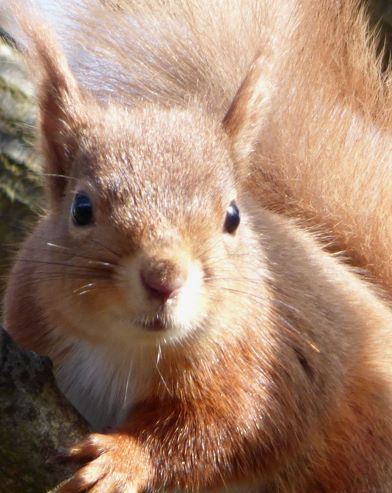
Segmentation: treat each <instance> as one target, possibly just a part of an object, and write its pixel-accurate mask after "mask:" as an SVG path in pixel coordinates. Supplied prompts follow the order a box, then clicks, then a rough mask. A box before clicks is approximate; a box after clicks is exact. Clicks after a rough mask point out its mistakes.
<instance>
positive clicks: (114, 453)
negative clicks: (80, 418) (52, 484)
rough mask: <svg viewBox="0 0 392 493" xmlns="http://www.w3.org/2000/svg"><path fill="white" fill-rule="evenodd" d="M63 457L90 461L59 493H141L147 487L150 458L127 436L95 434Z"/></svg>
mask: <svg viewBox="0 0 392 493" xmlns="http://www.w3.org/2000/svg"><path fill="white" fill-rule="evenodd" d="M63 458H64V460H67V461H77V462H79V461H80V462H85V461H87V464H86V465H85V466H84V467H82V468H81V469H79V471H78V472H77V473H76V474H75V475H74V476H73V477H72V478H70V479H69V480H68V481H66V483H64V484H63V485H62V486H61V487H60V488H59V489H58V490H56V493H82V492H89V493H108V492H116V493H140V492H142V491H143V490H145V488H146V486H147V469H148V458H147V456H146V454H145V453H143V451H142V450H141V448H140V447H139V446H138V445H137V443H136V442H135V441H134V440H133V439H132V438H131V437H129V436H127V435H123V434H113V435H101V434H98V433H94V434H92V435H90V436H89V437H88V438H87V439H86V440H84V441H83V442H81V443H79V444H78V445H75V446H74V447H72V448H71V449H70V450H68V452H67V454H66V455H64V456H63Z"/></svg>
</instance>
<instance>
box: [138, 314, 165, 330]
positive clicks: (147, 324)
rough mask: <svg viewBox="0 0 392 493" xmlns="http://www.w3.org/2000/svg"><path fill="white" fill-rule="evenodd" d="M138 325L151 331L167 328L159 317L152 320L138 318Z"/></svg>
mask: <svg viewBox="0 0 392 493" xmlns="http://www.w3.org/2000/svg"><path fill="white" fill-rule="evenodd" d="M138 325H140V326H141V327H143V329H147V330H148V331H151V332H161V331H163V330H166V329H167V327H166V324H165V323H164V322H163V321H162V320H161V319H160V318H159V317H157V318H154V319H153V320H139V321H138Z"/></svg>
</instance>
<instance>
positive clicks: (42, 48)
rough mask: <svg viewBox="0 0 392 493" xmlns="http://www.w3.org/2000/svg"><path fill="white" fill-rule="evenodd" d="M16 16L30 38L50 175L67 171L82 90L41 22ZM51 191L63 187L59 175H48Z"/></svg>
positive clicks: (28, 53)
mask: <svg viewBox="0 0 392 493" xmlns="http://www.w3.org/2000/svg"><path fill="white" fill-rule="evenodd" d="M16 20H17V22H18V24H19V26H20V27H21V29H22V31H23V33H24V34H25V35H26V38H27V48H26V54H25V58H26V62H27V64H28V66H29V67H30V69H31V73H32V75H33V77H35V78H36V81H37V98H38V105H39V120H40V131H41V143H42V150H43V152H44V154H45V158H46V159H45V166H46V169H45V171H46V173H47V174H48V175H68V174H69V172H70V166H71V162H72V151H73V150H74V149H75V148H76V136H77V134H78V127H79V128H80V125H81V119H80V115H81V114H82V112H81V111H80V110H81V103H82V94H81V91H80V89H79V86H78V83H77V81H76V79H75V78H74V76H73V74H72V73H71V70H70V68H69V66H68V62H67V60H66V57H65V54H64V52H63V51H62V50H61V49H60V47H59V46H58V44H57V43H56V41H55V39H54V36H53V34H52V33H51V32H50V30H49V29H48V28H47V27H46V26H45V25H43V23H42V22H40V21H39V20H37V19H36V18H34V15H31V16H30V14H29V19H28V18H27V14H26V13H23V14H22V13H21V12H20V10H19V9H18V11H16ZM48 183H49V188H50V193H51V195H54V196H58V195H59V194H60V195H61V194H62V193H63V191H64V186H65V180H64V179H63V178H61V177H60V176H57V177H55V176H52V177H49V179H48Z"/></svg>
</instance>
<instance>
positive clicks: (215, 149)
mask: <svg viewBox="0 0 392 493" xmlns="http://www.w3.org/2000/svg"><path fill="white" fill-rule="evenodd" d="M205 7H206V6H205V4H204V3H203V2H200V3H199V4H197V3H196V2H194V3H193V2H185V1H184V2H183V1H181V0H177V1H173V2H172V1H164V2H155V1H154V2H153V1H151V2H147V1H143V2H141V3H139V2H138V1H136V0H135V1H134V2H124V5H122V9H125V10H126V11H128V15H130V16H132V17H133V18H134V19H138V22H130V18H129V17H127V16H125V15H124V10H122V9H120V10H119V11H118V12H117V13H113V12H109V10H107V7H105V8H103V9H102V8H101V7H99V6H97V5H90V6H89V9H87V16H86V17H84V13H83V12H79V13H75V15H78V16H80V17H79V20H78V22H79V23H80V26H81V27H82V29H81V31H80V32H79V33H78V35H79V36H81V37H82V38H83V37H87V38H84V39H88V37H89V36H90V37H91V36H94V37H93V38H92V39H94V40H96V41H97V43H96V45H95V51H94V52H93V53H92V54H89V55H88V56H90V57H91V58H89V59H87V62H88V64H89V65H90V68H91V69H92V70H91V72H93V69H94V68H95V69H97V70H98V72H99V70H102V66H101V65H100V64H102V63H103V64H109V66H110V68H111V70H112V72H111V73H113V74H114V75H113V78H112V79H109V80H106V82H105V81H101V83H100V84H98V83H97V82H96V81H94V74H93V75H90V76H89V77H88V76H87V72H86V69H83V67H82V65H81V64H80V65H79V66H77V67H75V72H76V74H78V75H79V78H80V81H79V84H78V83H77V82H76V81H75V80H74V76H73V75H72V74H71V71H70V70H69V69H68V66H67V63H66V62H65V60H64V57H63V55H62V54H61V51H60V50H59V49H58V48H56V45H55V43H53V42H51V41H48V39H50V37H49V35H48V34H47V33H45V34H44V35H42V34H41V35H40V34H39V33H40V32H42V30H41V26H40V25H39V24H37V25H32V26H29V24H28V23H27V22H26V21H23V23H24V28H25V31H27V34H28V37H29V38H30V40H31V41H30V42H31V44H32V53H33V54H34V63H35V64H36V65H37V66H39V67H41V75H42V77H41V81H40V82H39V101H40V104H41V131H42V132H41V133H42V141H43V150H44V152H45V158H46V160H45V163H46V170H47V172H48V175H49V176H48V178H47V185H48V187H47V188H48V194H49V197H50V207H49V210H48V212H47V214H46V215H45V216H44V217H42V218H41V220H40V221H39V223H38V225H37V226H36V228H35V230H34V231H33V233H32V234H31V235H30V237H29V238H28V239H27V240H26V242H25V243H24V245H23V246H22V249H21V251H20V253H19V255H18V257H17V260H16V264H15V266H14V269H13V271H12V273H11V277H10V281H9V285H8V290H7V294H6V299H5V322H6V326H7V328H8V330H10V332H11V333H12V335H13V336H14V337H15V338H16V340H17V341H19V342H20V343H21V344H22V345H24V346H26V347H29V348H31V349H34V350H37V351H40V352H42V353H45V354H48V355H49V356H50V357H51V358H52V359H53V361H54V365H55V371H56V376H57V378H58V381H59V384H60V386H61V388H63V390H64V391H65V393H66V395H68V397H69V398H70V399H71V401H72V402H74V403H75V404H76V405H77V406H78V408H79V409H80V410H81V411H82V412H84V413H85V415H86V416H87V417H88V418H90V419H91V421H93V422H94V424H96V425H97V426H100V427H102V425H104V424H107V421H109V422H110V423H114V425H115V426H116V430H115V431H114V432H113V433H111V434H108V435H101V434H94V435H92V436H90V437H89V438H88V439H87V440H86V441H85V442H84V443H82V444H79V445H77V446H75V447H74V448H73V449H72V450H71V451H70V458H72V459H75V460H84V461H86V462H87V464H86V465H85V466H84V467H83V468H82V469H81V470H80V471H79V473H78V474H77V475H76V476H75V477H74V478H72V479H71V480H70V481H69V483H67V485H65V486H63V487H62V488H61V490H60V491H61V493H66V492H69V493H75V492H78V491H91V492H92V493H99V492H108V491H119V492H128V491H138V492H141V491H142V490H143V489H144V488H153V489H161V488H167V489H168V490H169V491H172V490H173V489H177V488H180V489H183V490H187V491H201V490H204V489H212V490H219V491H223V490H225V488H229V489H230V488H231V491H236V492H238V491H241V492H257V493H278V492H280V493H321V492H323V493H324V492H325V493H337V492H339V493H371V492H374V493H389V492H390V491H391V489H392V392H391V391H392V374H391V372H392V370H391V361H392V342H391V337H390V330H391V327H392V312H391V309H390V307H389V305H387V304H386V303H385V302H384V301H383V300H382V298H381V296H380V295H379V293H378V292H376V291H375V290H374V289H373V288H372V287H371V286H370V285H368V284H367V283H365V282H364V281H363V280H361V279H359V278H358V277H357V276H356V275H355V273H353V272H351V271H350V269H349V268H348V267H347V266H345V265H344V264H343V262H341V261H340V260H339V259H337V258H335V257H334V256H331V255H330V254H328V253H326V252H325V251H324V250H323V248H322V247H321V246H320V244H319V243H318V242H317V240H315V239H314V238H313V236H312V235H311V234H309V233H308V232H306V231H305V230H304V229H303V228H301V227H299V226H298V225H296V224H294V223H293V222H292V221H291V220H289V219H287V218H285V217H284V215H281V216H279V215H277V214H275V213H274V212H271V211H268V210H267V209H268V208H270V209H271V208H273V209H277V210H278V211H279V212H284V213H287V214H291V215H292V214H294V215H296V216H297V215H299V217H300V218H301V219H308V218H311V219H312V220H313V221H314V223H315V224H318V225H320V224H326V225H327V226H328V227H329V228H330V229H331V230H332V232H333V233H334V235H335V239H336V241H337V242H339V244H340V243H342V244H343V245H344V246H345V248H347V249H349V251H350V253H351V254H352V259H353V262H355V263H357V264H358V265H366V266H368V267H369V268H370V267H371V268H372V271H373V273H374V274H375V275H377V278H378V280H379V281H380V282H381V283H383V284H384V285H385V286H389V284H388V282H389V281H388V279H389V278H388V269H389V266H388V262H387V260H388V259H387V257H386V255H385V251H386V246H387V243H388V242H387V240H386V239H384V238H383V239H382V242H381V241H380V234H379V233H380V229H379V224H382V223H381V222H379V221H382V220H385V216H386V215H387V212H388V211H389V209H388V207H386V206H385V202H386V201H387V196H386V194H383V193H381V194H380V198H379V197H376V196H375V195H376V194H375V193H374V187H373V186H372V187H370V192H369V193H371V196H372V199H373V200H374V201H375V203H376V204H377V205H376V207H377V213H378V216H376V220H375V221H374V223H373V222H372V223H371V224H372V226H374V228H373V229H371V230H370V231H368V229H369V228H368V229H367V230H366V231H365V230H364V229H363V227H362V225H361V224H359V221H357V220H356V221H354V220H353V218H354V215H355V214H357V213H359V212H360V211H361V208H362V205H361V204H360V203H359V202H358V191H357V189H356V187H354V186H353V184H356V185H357V188H358V189H359V190H361V192H363V193H368V192H367V188H366V187H365V186H364V185H365V183H363V181H364V180H366V181H367V183H369V180H371V176H369V169H368V168H369V165H368V150H367V149H366V145H368V141H367V133H366V132H364V134H363V138H364V140H363V142H362V140H358V141H356V145H357V146H358V149H354V147H352V146H351V147H349V149H348V148H347V145H348V144H347V139H346V140H345V139H344V137H347V131H348V130H347V129H348V127H349V126H350V124H352V123H353V118H354V116H355V115H358V116H357V120H355V121H354V123H355V126H354V127H353V128H354V130H352V131H354V133H355V132H356V131H357V130H358V128H363V129H366V130H368V132H370V133H371V131H372V130H374V125H375V124H376V123H375V122H379V121H381V120H378V118H381V117H380V114H381V112H383V111H384V109H383V108H382V106H383V104H382V102H381V94H384V93H385V94H387V93H388V90H387V88H386V87H384V86H383V85H382V80H381V79H382V78H381V76H380V74H379V68H378V65H377V61H376V60H375V56H374V53H373V52H372V51H371V49H369V48H368V47H366V44H365V41H366V36H365V30H366V28H365V21H364V20H363V18H362V16H361V15H357V11H356V4H354V3H353V2H342V3H341V2H333V3H332V2H326V1H321V2H311V1H310V0H309V1H308V0H298V1H297V2H290V1H289V0H287V4H286V5H285V7H286V9H284V8H283V7H282V6H280V8H281V9H282V11H280V10H279V11H275V10H274V6H273V4H272V3H271V4H269V3H268V2H264V1H260V2H259V1H257V0H253V1H250V0H249V1H244V2H237V1H234V0H233V3H232V4H231V7H232V8H229V7H227V6H226V4H225V7H224V8H222V5H220V4H219V2H217V3H216V4H215V3H214V4H213V5H211V7H210V10H206V8H205ZM91 9H93V10H91ZM267 14H268V15H267ZM178 19H180V22H179V21H178ZM112 23H113V25H115V26H116V29H117V30H118V32H119V33H120V34H121V33H123V34H124V33H125V32H126V33H127V36H123V37H122V38H121V42H118V40H116V41H115V42H113V41H111V40H110V39H107V36H105V32H109V31H110V29H109V27H110V25H111V24H112ZM283 28H284V29H283ZM234 33H235V35H234ZM237 36H238V38H237ZM337 40H339V46H338V43H337ZM340 40H344V41H345V43H340ZM342 46H344V48H343V47H342ZM102 52H103V59H100V58H99V57H100V56H101V55H100V53H101V54H102ZM222 53H225V57H224V56H223V55H222ZM315 53H317V57H315V55H314V54H315ZM147 54H148V60H147V59H146V56H147ZM256 56H257V57H258V58H257V60H256V62H255V63H254V64H253V66H252V67H251V68H250V69H248V67H249V66H250V65H251V62H252V61H254V59H255V57H256ZM92 61H94V62H96V63H95V65H94V64H92ZM98 62H99V63H98ZM97 67H98V68H97ZM114 67H115V70H114ZM263 67H264V68H265V70H263ZM297 72H298V73H297ZM124 74H125V75H126V76H127V78H126V79H124V77H123V76H124ZM304 74H305V75H304ZM101 75H102V74H101ZM124 80H125V82H124ZM242 80H243V82H242V84H241V81H242ZM110 87H112V88H114V90H115V92H114V93H111V94H110V95H111V97H110V98H108V93H107V90H108V88H109V89H110ZM238 88H239V89H238ZM237 89H238V92H237V95H236V94H235V93H236V91H237ZM109 92H110V91H109ZM369 92H370V93H372V94H374V96H373V97H372V98H371V99H369V98H370V97H369V95H368V94H369ZM385 97H387V96H385ZM385 106H387V103H386V102H385ZM343 108H345V111H343ZM334 109H335V111H336V112H337V114H338V116H339V119H338V123H336V124H335V125H334V126H333V125H332V124H331V115H333V114H334V113H333V110H334ZM383 114H384V113H383ZM311 115H313V116H314V115H316V116H318V117H319V118H320V121H317V122H316V124H314V125H313V126H312V125H310V121H309V120H310V116H311ZM353 115H354V116H353ZM284 116H286V117H285V118H284ZM385 118H386V113H385ZM333 123H335V122H333ZM356 125H358V128H357V126H356ZM345 130H346V133H345V132H344V131H345ZM361 139H362V137H361ZM377 142H379V141H378V139H377ZM380 142H381V140H380ZM349 151H350V152H349ZM354 151H355V152H354ZM352 153H353V154H352ZM378 153H381V150H380V151H377V155H379V154H378ZM380 155H381V154H380ZM382 155H383V156H384V158H386V156H385V155H384V154H382ZM316 157H317V165H318V166H319V167H318V168H317V167H316V166H315V159H316ZM331 157H334V159H333V160H331V159H330V158H331ZM350 157H351V159H354V158H355V157H357V158H358V160H359V161H358V162H359V165H358V169H360V175H359V177H358V181H354V182H353V181H351V182H350V180H349V178H348V176H347V173H346V167H347V170H348V169H349V168H348V166H349V163H350V159H349V158H350ZM327 162H329V164H330V166H329V168H327V165H326V163H327ZM351 162H352V161H351ZM361 163H364V164H363V165H361ZM381 164H385V163H380V166H379V167H377V170H376V171H377V173H375V178H374V179H375V180H376V182H377V183H379V182H380V181H381V180H382V178H383V176H384V175H383V172H382V171H381ZM334 166H335V167H336V170H335V168H334ZM338 166H339V167H338ZM324 169H325V172H323V170H324ZM327 170H328V174H327ZM385 173H387V171H385ZM350 176H351V175H350ZM299 177H301V180H299ZM326 177H327V178H328V181H327V178H326ZM356 180H357V178H356ZM329 182H331V183H333V184H334V185H333V186H334V188H332V186H330V185H329ZM80 190H83V191H85V192H88V194H89V196H90V198H91V200H92V202H93V206H94V218H95V224H94V226H89V227H88V228H89V229H88V228H87V229H86V228H85V229H83V228H80V227H79V228H78V227H76V226H74V225H73V224H72V221H71V220H70V214H69V211H70V208H71V204H72V202H73V197H74V196H75V192H78V191H80ZM320 190H326V193H325V197H324V196H323V194H322V193H321V192H320ZM335 191H336V197H338V198H337V199H335V196H334V193H335ZM342 197H343V199H342ZM233 199H235V200H236V201H237V203H238V205H239V208H240V211H241V224H240V226H239V228H238V230H237V231H236V233H235V234H228V233H224V232H223V224H224V221H225V212H226V209H227V207H228V205H229V204H230V202H231V201H232V200H233ZM255 199H256V200H257V202H255ZM260 202H262V203H263V204H264V205H265V206H267V207H261V206H260ZM337 217H339V218H340V222H339V224H338V223H337V221H336V218H337ZM333 218H335V220H334V219H333ZM388 220H389V219H388ZM146 266H148V268H151V269H152V271H153V272H155V273H156V272H158V276H161V277H162V279H163V278H168V279H176V278H177V277H178V276H182V275H184V276H186V277H187V281H186V282H187V284H186V286H187V289H188V288H189V293H190V294H189V293H188V295H186V294H184V293H182V292H181V293H180V295H181V296H182V295H183V296H184V298H183V299H182V298H181V296H180V295H179V300H177V301H176V303H177V304H174V308H173V307H172V308H170V307H169V308H170V309H169V308H168V305H165V306H164V307H162V305H161V304H160V303H158V302H157V301H156V300H154V299H153V298H151V297H150V296H149V294H148V292H146V290H145V289H144V287H143V285H142V283H141V280H140V273H141V272H143V269H146V268H147V267H146ZM162 266H163V267H162ZM198 276H201V278H199V277H198ZM188 284H189V286H188ZM83 290H85V292H83ZM81 294H83V295H81ZM187 296H188V297H187ZM187 303H188V304H187ZM170 306H172V305H170ZM176 310H177V311H176ZM143 317H144V318H143ZM156 317H158V318H159V320H160V323H161V324H162V325H163V330H162V331H161V332H157V333H152V332H151V331H150V330H149V327H150V325H149V324H151V322H152V321H153V320H156ZM145 318H146V319H147V321H146V320H145ZM124 320H125V322H124ZM124 366H125V377H124V375H123V373H124ZM131 370H132V371H133V373H131ZM129 383H130V384H131V386H133V387H132V392H131V394H132V395H131V397H130V398H129V395H128V384H129ZM124 385H125V389H124V388H123V387H124ZM128 398H129V399H130V400H129V401H128V400H127V399H128ZM90 400H91V402H92V404H91V407H89V401H90ZM111 405H112V407H113V409H112V408H111V407H110V406H111ZM100 406H101V407H102V408H104V409H106V414H105V413H104V414H103V417H102V416H101V415H100V411H99V407H100ZM105 406H106V407H105ZM124 413H126V414H125V415H124Z"/></svg>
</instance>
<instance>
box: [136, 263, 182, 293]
mask: <svg viewBox="0 0 392 493" xmlns="http://www.w3.org/2000/svg"><path fill="white" fill-rule="evenodd" d="M140 276H141V279H142V283H143V285H144V287H145V289H146V291H147V292H148V293H149V295H150V296H153V297H154V298H158V299H160V300H162V301H166V300H167V299H169V298H171V297H172V296H173V293H174V292H175V291H177V290H178V289H180V288H181V287H182V286H183V285H184V283H185V275H184V274H183V273H182V272H181V271H180V270H179V269H178V268H177V266H176V265H175V264H173V263H171V262H167V261H159V262H157V263H152V264H150V265H148V266H146V267H145V268H143V269H142V271H141V273H140Z"/></svg>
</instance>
